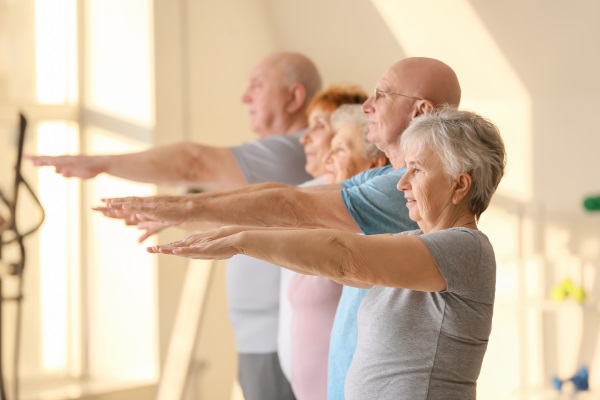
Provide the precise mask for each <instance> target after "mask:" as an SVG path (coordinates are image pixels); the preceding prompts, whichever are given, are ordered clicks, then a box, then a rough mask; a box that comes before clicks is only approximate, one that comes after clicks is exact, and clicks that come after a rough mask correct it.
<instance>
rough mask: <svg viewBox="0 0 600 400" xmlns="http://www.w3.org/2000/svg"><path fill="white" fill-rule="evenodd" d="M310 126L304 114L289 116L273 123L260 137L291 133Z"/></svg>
mask: <svg viewBox="0 0 600 400" xmlns="http://www.w3.org/2000/svg"><path fill="white" fill-rule="evenodd" d="M307 126H308V121H307V120H306V117H305V116H304V115H302V116H300V115H298V116H296V117H292V118H289V119H287V120H284V121H280V123H278V124H275V125H273V126H272V127H271V128H270V129H269V130H268V131H267V132H263V133H261V134H259V136H260V137H269V136H278V135H289V134H291V133H295V132H298V131H299V130H301V129H304V128H306V127H307Z"/></svg>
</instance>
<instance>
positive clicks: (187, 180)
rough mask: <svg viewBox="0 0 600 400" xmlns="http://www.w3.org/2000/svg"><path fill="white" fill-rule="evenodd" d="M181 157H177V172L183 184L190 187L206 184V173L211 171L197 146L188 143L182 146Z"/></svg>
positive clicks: (179, 152)
mask: <svg viewBox="0 0 600 400" xmlns="http://www.w3.org/2000/svg"><path fill="white" fill-rule="evenodd" d="M180 146H181V147H180V150H179V151H178V152H177V153H178V154H179V156H177V157H175V159H174V160H173V161H175V163H176V164H175V165H176V171H175V173H176V174H177V175H178V177H179V179H180V180H181V181H182V183H184V184H186V185H190V186H194V185H197V184H201V183H204V182H205V181H206V171H207V170H208V169H209V168H208V167H209V166H207V165H206V162H205V161H204V158H203V157H202V151H201V149H200V148H199V146H198V145H197V144H194V143H191V142H186V143H181V144H180Z"/></svg>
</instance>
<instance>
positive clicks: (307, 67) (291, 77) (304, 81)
mask: <svg viewBox="0 0 600 400" xmlns="http://www.w3.org/2000/svg"><path fill="white" fill-rule="evenodd" d="M264 62H266V63H267V64H269V65H270V66H271V68H273V69H274V70H276V71H278V72H279V73H280V74H281V78H282V82H283V84H284V85H286V86H290V85H293V84H295V83H299V84H301V85H302V86H304V88H305V89H306V102H305V105H308V103H310V101H311V100H312V98H313V97H314V95H315V93H317V92H318V91H319V90H321V85H322V82H321V75H320V74H319V71H318V70H317V67H316V66H315V64H314V63H313V62H312V61H311V60H310V59H309V58H308V57H306V56H305V55H303V54H300V53H293V52H278V53H273V54H271V55H269V56H267V57H266V58H265V59H264Z"/></svg>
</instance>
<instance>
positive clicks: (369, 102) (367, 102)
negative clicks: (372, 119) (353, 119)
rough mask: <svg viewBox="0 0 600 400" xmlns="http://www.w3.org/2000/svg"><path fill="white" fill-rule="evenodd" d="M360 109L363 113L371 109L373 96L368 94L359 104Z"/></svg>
mask: <svg viewBox="0 0 600 400" xmlns="http://www.w3.org/2000/svg"><path fill="white" fill-rule="evenodd" d="M361 110H362V112H364V113H365V114H368V113H370V112H371V111H372V110H373V96H369V97H368V98H367V100H365V102H364V103H363V104H362V106H361Z"/></svg>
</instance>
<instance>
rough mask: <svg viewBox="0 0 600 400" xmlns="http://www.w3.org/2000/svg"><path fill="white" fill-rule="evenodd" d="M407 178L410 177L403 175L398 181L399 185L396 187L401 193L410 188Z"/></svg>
mask: <svg viewBox="0 0 600 400" xmlns="http://www.w3.org/2000/svg"><path fill="white" fill-rule="evenodd" d="M407 176H408V174H404V175H402V177H401V178H400V180H399V181H398V184H397V185H396V189H398V190H399V191H401V192H404V191H405V190H407V189H408V187H409V186H408V179H407V178H406V177H407Z"/></svg>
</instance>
